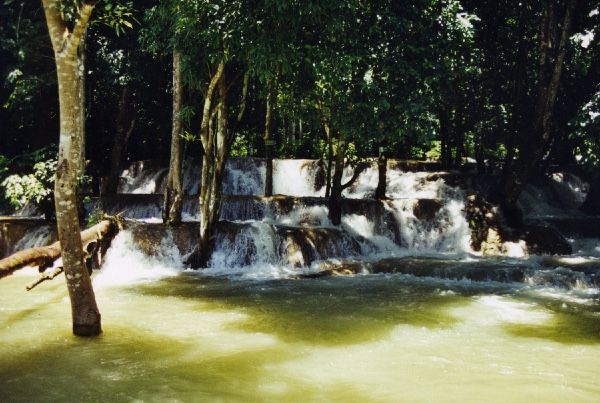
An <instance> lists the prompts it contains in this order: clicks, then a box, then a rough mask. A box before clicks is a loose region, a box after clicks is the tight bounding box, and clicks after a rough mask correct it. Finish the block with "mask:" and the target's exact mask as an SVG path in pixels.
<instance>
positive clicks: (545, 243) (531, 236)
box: [518, 226, 573, 255]
mask: <svg viewBox="0 0 600 403" xmlns="http://www.w3.org/2000/svg"><path fill="white" fill-rule="evenodd" d="M518 239H519V240H523V241H525V244H526V245H527V250H528V252H529V254H532V255H570V254H571V253H573V249H572V247H571V244H570V243H569V242H568V241H567V239H566V238H565V237H564V236H563V235H562V234H561V233H560V232H558V231H557V230H556V229H554V228H552V227H543V226H530V227H526V228H524V229H523V231H522V232H521V233H520V234H519V235H518Z"/></svg>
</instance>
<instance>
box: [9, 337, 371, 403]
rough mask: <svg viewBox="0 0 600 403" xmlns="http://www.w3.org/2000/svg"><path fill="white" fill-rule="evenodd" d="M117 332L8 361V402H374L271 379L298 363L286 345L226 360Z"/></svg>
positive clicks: (349, 391) (51, 344)
mask: <svg viewBox="0 0 600 403" xmlns="http://www.w3.org/2000/svg"><path fill="white" fill-rule="evenodd" d="M132 331H135V329H131V328H127V327H115V326H112V328H111V331H110V334H104V335H102V336H100V337H98V338H96V339H81V338H75V337H73V336H71V335H67V334H63V335H57V336H54V337H53V338H50V339H48V340H45V342H44V343H43V348H38V349H32V350H31V351H29V352H27V353H24V354H19V355H13V356H12V357H3V365H2V367H0V401H2V402H20V401H22V402H30V401H35V402H58V401H61V402H70V401H73V402H75V401H77V402H98V401H106V402H109V401H110V402H131V401H189V402H192V401H215V400H218V401H249V400H252V399H253V397H254V398H258V397H259V396H260V397H261V398H263V399H264V398H266V397H268V398H270V399H274V400H275V401H286V400H287V401H323V400H325V401H335V400H338V401H343V400H344V399H358V400H359V401H374V400H373V398H372V397H369V396H368V395H367V394H365V392H364V391H360V390H359V389H358V388H355V387H353V386H352V385H349V384H346V383H343V382H340V383H339V384H338V385H336V384H333V385H328V386H327V388H325V389H324V388H315V387H314V384H311V381H310V380H307V381H303V380H302V379H299V378H290V377H289V376H288V377H284V376H282V378H281V379H278V374H269V366H273V365H277V364H279V363H281V362H283V361H286V360H291V359H294V358H297V357H299V355H300V352H298V351H296V352H294V351H293V349H288V348H285V349H284V348H282V347H267V348H262V349H255V350H248V351H243V352H232V353H226V354H221V355H216V356H215V355H214V354H212V355H211V354H210V353H207V354H206V355H204V354H202V352H201V351H197V344H198V343H201V342H202V340H198V341H197V342H195V343H191V342H189V341H187V342H182V341H178V340H176V339H174V338H172V337H157V336H153V335H149V334H144V335H143V337H138V338H134V337H131V332H132Z"/></svg>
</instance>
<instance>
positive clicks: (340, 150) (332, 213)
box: [329, 131, 346, 225]
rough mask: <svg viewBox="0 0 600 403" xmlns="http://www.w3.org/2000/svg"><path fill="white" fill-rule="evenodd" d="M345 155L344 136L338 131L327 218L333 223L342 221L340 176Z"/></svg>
mask: <svg viewBox="0 0 600 403" xmlns="http://www.w3.org/2000/svg"><path fill="white" fill-rule="evenodd" d="M345 156H346V138H345V136H344V134H343V133H342V132H341V131H340V132H339V133H338V144H337V147H336V150H335V167H334V171H333V178H332V180H331V195H330V196H329V219H330V220H331V223H332V224H333V225H340V224H341V223H342V191H343V190H344V188H343V186H342V177H343V175H344V159H345Z"/></svg>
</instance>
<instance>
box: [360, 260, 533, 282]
mask: <svg viewBox="0 0 600 403" xmlns="http://www.w3.org/2000/svg"><path fill="white" fill-rule="evenodd" d="M527 270H528V269H527V268H526V266H523V267H517V266H511V267H510V268H507V267H506V266H505V265H501V264H498V262H495V261H490V260H485V261H461V260H452V259H437V258H426V257H425V258H422V257H402V258H389V259H383V260H379V261H377V262H375V263H373V264H372V266H371V271H372V272H373V273H375V274H377V273H402V274H409V275H412V276H415V277H436V278H444V279H450V280H471V281H498V282H522V281H524V279H525V277H526V274H527Z"/></svg>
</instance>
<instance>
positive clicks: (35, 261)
mask: <svg viewBox="0 0 600 403" xmlns="http://www.w3.org/2000/svg"><path fill="white" fill-rule="evenodd" d="M116 227H117V226H116V223H115V222H114V221H112V220H103V221H101V222H100V223H98V224H96V225H94V226H93V227H91V228H89V229H87V230H85V231H82V232H81V242H82V243H83V249H84V250H85V251H86V253H85V254H86V256H88V255H91V254H92V252H96V251H97V250H99V249H102V250H105V249H106V248H98V245H99V244H100V242H99V241H102V240H103V239H104V238H105V236H107V235H109V236H110V237H112V236H113V235H114V233H115V232H116ZM60 256H61V249H60V242H55V243H53V244H51V245H48V246H41V247H36V248H30V249H26V250H24V251H20V252H17V253H14V254H13V255H11V256H9V257H7V258H5V259H2V260H0V278H3V277H6V276H9V275H11V274H13V273H14V272H15V271H17V270H19V269H22V268H24V267H35V266H38V267H39V268H40V272H41V271H44V270H45V269H46V268H49V267H51V266H52V265H53V264H54V262H55V261H56V260H57V259H58V258H60Z"/></svg>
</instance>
